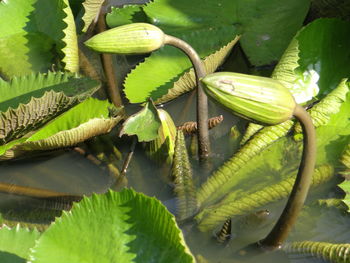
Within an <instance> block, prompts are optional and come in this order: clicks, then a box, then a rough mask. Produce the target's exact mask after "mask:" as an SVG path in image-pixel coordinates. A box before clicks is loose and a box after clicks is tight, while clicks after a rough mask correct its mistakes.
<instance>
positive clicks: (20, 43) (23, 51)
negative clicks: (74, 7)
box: [0, 0, 78, 78]
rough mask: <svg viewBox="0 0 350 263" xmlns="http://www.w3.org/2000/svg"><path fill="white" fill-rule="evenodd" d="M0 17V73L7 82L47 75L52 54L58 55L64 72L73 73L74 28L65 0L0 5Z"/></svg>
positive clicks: (16, 1) (14, 1)
mask: <svg viewBox="0 0 350 263" xmlns="http://www.w3.org/2000/svg"><path fill="white" fill-rule="evenodd" d="M0 14H1V19H2V21H4V23H1V25H0V47H1V48H0V72H1V73H2V74H3V75H5V76H6V77H7V78H11V77H13V76H15V75H17V76H18V75H26V74H29V73H30V72H37V71H47V69H48V68H50V67H51V64H52V59H53V56H54V55H55V54H54V53H53V51H55V53H56V54H57V53H59V54H61V55H62V57H63V59H64V60H65V63H66V69H68V70H70V71H73V72H75V71H77V69H78V66H77V65H78V60H77V41H76V33H75V24H74V21H73V17H72V14H71V10H70V8H69V4H68V0H54V1H50V2H48V1H46V0H29V1H27V0H11V1H2V2H1V3H0ZM47 21H50V23H48V22H47ZM62 52H63V53H62Z"/></svg>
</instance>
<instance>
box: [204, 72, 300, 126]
mask: <svg viewBox="0 0 350 263" xmlns="http://www.w3.org/2000/svg"><path fill="white" fill-rule="evenodd" d="M201 81H202V82H203V83H204V84H205V85H204V90H205V91H206V93H207V94H208V95H209V96H210V97H212V98H213V99H215V100H216V101H218V102H219V103H220V104H222V105H224V106H225V107H227V108H228V109H230V110H231V111H232V112H233V113H235V114H236V115H238V116H241V117H243V118H246V119H248V120H250V121H253V122H257V123H260V124H265V125H266V124H267V125H275V124H279V123H281V122H284V121H286V120H288V119H290V118H291V117H292V116H293V112H294V108H295V106H296V103H295V100H294V98H293V96H292V94H291V93H290V92H289V90H288V89H287V88H286V87H284V86H283V85H282V84H281V83H280V82H279V81H277V80H274V79H271V78H264V77H258V76H251V75H245V74H239V73H231V72H219V73H213V74H209V75H207V76H206V77H204V78H203V79H202V80H201Z"/></svg>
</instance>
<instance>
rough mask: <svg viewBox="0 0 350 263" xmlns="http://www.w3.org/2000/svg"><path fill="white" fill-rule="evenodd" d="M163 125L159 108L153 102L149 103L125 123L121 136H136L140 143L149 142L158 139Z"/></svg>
mask: <svg viewBox="0 0 350 263" xmlns="http://www.w3.org/2000/svg"><path fill="white" fill-rule="evenodd" d="M160 125H161V120H160V118H159V115H158V112H157V108H156V107H155V106H154V104H153V102H152V101H148V102H147V103H146V105H145V106H144V107H143V108H142V110H140V111H139V112H137V113H135V114H133V115H131V116H130V117H129V118H128V119H127V120H126V121H125V122H124V123H123V128H122V130H121V131H120V136H122V135H123V134H127V135H129V136H132V135H136V136H137V137H138V140H139V142H142V141H145V142H149V141H152V140H154V139H155V138H157V136H158V130H159V128H160Z"/></svg>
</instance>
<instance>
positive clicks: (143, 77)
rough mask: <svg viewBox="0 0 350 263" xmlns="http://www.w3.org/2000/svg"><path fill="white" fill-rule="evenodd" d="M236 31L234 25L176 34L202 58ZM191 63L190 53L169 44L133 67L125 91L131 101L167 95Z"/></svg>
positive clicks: (225, 41) (216, 48) (227, 40)
mask: <svg viewBox="0 0 350 263" xmlns="http://www.w3.org/2000/svg"><path fill="white" fill-rule="evenodd" d="M165 32H166V33H167V31H165ZM235 32H236V31H235V29H234V27H233V26H224V27H218V28H211V29H209V30H208V29H207V28H205V29H197V30H191V31H175V33H176V37H179V38H181V39H182V40H184V41H186V42H188V43H189V44H190V45H191V46H192V47H193V48H194V49H195V50H196V51H197V52H198V54H199V56H200V57H201V58H203V57H206V56H208V55H209V54H211V53H213V52H214V51H215V50H218V49H220V48H221V47H222V46H224V45H226V44H227V43H229V42H230V41H232V39H233V38H234V36H235V35H236V33H235ZM203 39H205V41H203ZM190 67H191V62H190V60H189V59H188V57H187V56H186V55H184V54H183V53H182V52H181V51H180V50H178V49H176V48H174V47H170V46H165V47H164V48H161V49H160V50H158V51H156V52H153V53H152V55H151V56H150V57H148V58H146V59H145V62H143V63H141V64H140V65H138V66H137V67H136V68H135V69H134V70H133V71H131V73H130V74H129V75H128V76H127V78H126V80H125V89H124V91H125V94H126V96H127V98H128V99H129V100H130V102H131V103H139V102H144V101H146V100H147V98H149V97H151V98H152V99H153V100H156V99H158V98H160V97H162V96H163V95H165V94H166V93H167V92H168V90H169V89H170V88H171V87H172V83H173V82H174V81H176V80H177V79H178V78H179V77H180V76H181V75H182V74H183V73H184V72H185V71H186V70H188V69H190Z"/></svg>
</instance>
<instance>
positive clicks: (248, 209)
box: [195, 165, 334, 231]
mask: <svg viewBox="0 0 350 263" xmlns="http://www.w3.org/2000/svg"><path fill="white" fill-rule="evenodd" d="M333 172H334V171H333V167H332V166H329V165H328V166H327V165H326V166H321V167H319V168H318V169H316V170H315V172H314V174H313V177H312V183H311V186H312V187H315V186H318V185H320V184H322V183H324V182H326V181H328V180H330V178H332V177H333V175H334V173H333ZM294 181H295V176H292V177H289V178H287V179H285V180H283V181H281V182H279V183H277V184H273V185H270V186H267V187H266V188H263V189H261V190H259V191H256V192H253V193H251V194H241V195H240V196H243V197H241V198H237V199H235V200H229V202H226V201H225V200H224V201H222V202H219V203H218V204H216V205H215V206H213V207H208V208H206V209H204V210H202V212H201V213H199V214H198V215H197V216H196V217H195V218H196V220H197V221H198V222H199V224H198V227H199V229H200V230H201V231H208V230H210V229H213V228H214V227H215V226H217V225H219V224H221V223H223V222H225V220H226V219H227V218H232V217H235V216H240V215H245V214H249V213H252V212H254V211H257V209H258V208H260V207H263V206H265V205H267V204H268V203H271V202H276V201H279V200H282V199H283V198H286V197H288V196H289V194H290V192H291V190H292V188H293V185H294Z"/></svg>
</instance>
